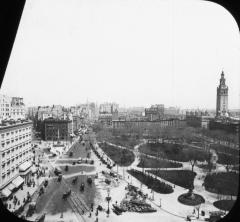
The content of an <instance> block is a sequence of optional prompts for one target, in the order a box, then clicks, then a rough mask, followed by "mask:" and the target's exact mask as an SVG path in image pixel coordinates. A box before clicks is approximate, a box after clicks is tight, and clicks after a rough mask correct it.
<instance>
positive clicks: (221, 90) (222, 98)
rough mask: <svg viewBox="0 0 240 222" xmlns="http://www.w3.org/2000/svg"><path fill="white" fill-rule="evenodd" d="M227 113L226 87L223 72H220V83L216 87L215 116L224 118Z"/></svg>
mask: <svg viewBox="0 0 240 222" xmlns="http://www.w3.org/2000/svg"><path fill="white" fill-rule="evenodd" d="M227 113H228V87H227V85H226V84H225V78H224V72H223V71H222V74H221V78H220V83H219V86H218V87H217V108H216V116H218V117H219V116H226V115H227Z"/></svg>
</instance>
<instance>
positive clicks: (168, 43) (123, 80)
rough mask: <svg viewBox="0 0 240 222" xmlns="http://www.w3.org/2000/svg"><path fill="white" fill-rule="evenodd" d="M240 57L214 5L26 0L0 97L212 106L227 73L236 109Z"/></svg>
mask: <svg viewBox="0 0 240 222" xmlns="http://www.w3.org/2000/svg"><path fill="white" fill-rule="evenodd" d="M239 58H240V38H239V30H238V26H237V23H236V22H235V20H234V18H233V17H232V15H231V14H230V13H229V12H228V11H227V10H226V9H224V8H223V7H222V6H220V5H217V4H215V3H212V2H207V1H201V0H188V1H180V0H114V1H112V0H30V1H26V5H25V8H24V12H23V15H22V20H21V22H20V25H19V29H18V33H17V37H16V41H15V43H14V46H13V51H12V54H11V57H10V61H9V64H8V68H7V71H6V74H5V77H4V81H3V84H2V87H1V93H4V94H8V95H10V96H21V97H23V98H24V100H25V102H26V104H27V105H51V104H63V105H75V104H76V103H81V102H86V100H87V99H88V101H94V102H98V103H100V102H105V101H109V102H110V101H114V102H117V103H119V104H120V105H121V106H150V105H151V104H161V103H163V104H164V105H165V106H179V107H181V108H198V107H199V108H215V106H216V87H217V85H218V84H219V78H220V74H221V72H222V69H223V70H224V72H225V77H226V84H227V85H228V86H229V108H238V107H239V100H240V77H239V73H240V66H239Z"/></svg>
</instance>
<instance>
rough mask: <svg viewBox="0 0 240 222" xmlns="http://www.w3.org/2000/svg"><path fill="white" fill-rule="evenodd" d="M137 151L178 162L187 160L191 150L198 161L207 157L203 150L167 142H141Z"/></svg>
mask: <svg viewBox="0 0 240 222" xmlns="http://www.w3.org/2000/svg"><path fill="white" fill-rule="evenodd" d="M139 151H140V152H142V153H145V154H148V155H151V156H160V157H162V158H166V159H169V160H175V161H180V162H188V161H189V160H190V157H189V154H190V153H192V152H194V153H195V154H196V159H197V160H198V161H202V162H203V161H205V160H206V159H207V157H208V154H207V153H206V152H205V151H203V150H198V149H194V148H192V147H189V146H188V147H186V146H182V145H179V144H169V143H156V144H143V145H142V146H140V147H139Z"/></svg>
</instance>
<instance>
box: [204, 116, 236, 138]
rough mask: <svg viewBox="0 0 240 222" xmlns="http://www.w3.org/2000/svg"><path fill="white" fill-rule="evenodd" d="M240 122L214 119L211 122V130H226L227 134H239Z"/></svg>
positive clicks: (228, 119)
mask: <svg viewBox="0 0 240 222" xmlns="http://www.w3.org/2000/svg"><path fill="white" fill-rule="evenodd" d="M239 126H240V121H239V120H233V119H230V118H225V119H218V118H216V119H213V120H211V121H210V122H209V129H210V130H224V131H225V132H227V133H231V134H238V133H239Z"/></svg>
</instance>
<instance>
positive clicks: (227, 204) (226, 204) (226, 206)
mask: <svg viewBox="0 0 240 222" xmlns="http://www.w3.org/2000/svg"><path fill="white" fill-rule="evenodd" d="M235 202H236V201H235V200H218V201H215V202H214V203H213V206H215V207H216V208H218V209H220V210H224V211H230V210H231V209H232V207H233V205H234V204H235Z"/></svg>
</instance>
